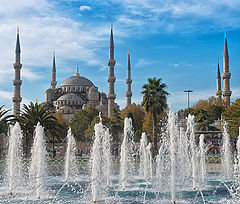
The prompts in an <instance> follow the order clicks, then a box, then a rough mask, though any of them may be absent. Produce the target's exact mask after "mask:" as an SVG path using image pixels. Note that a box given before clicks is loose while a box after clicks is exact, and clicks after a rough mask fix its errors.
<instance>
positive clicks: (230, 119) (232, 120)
mask: <svg viewBox="0 0 240 204" xmlns="http://www.w3.org/2000/svg"><path fill="white" fill-rule="evenodd" d="M224 115H225V120H226V121H227V123H228V130H229V133H230V135H231V136H232V137H237V136H238V134H239V127H240V99H237V100H236V101H235V102H234V103H232V104H231V105H230V106H228V107H227V108H226V111H225V112H224Z"/></svg>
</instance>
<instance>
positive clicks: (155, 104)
mask: <svg viewBox="0 0 240 204" xmlns="http://www.w3.org/2000/svg"><path fill="white" fill-rule="evenodd" d="M161 80H162V79H161V78H159V79H157V78H156V77H154V78H149V79H148V84H144V85H143V87H142V88H143V91H142V94H143V101H142V103H141V104H142V106H144V107H145V110H146V112H148V113H151V115H152V120H153V155H156V154H157V151H158V146H157V141H158V138H157V131H156V127H157V116H158V115H160V114H161V113H162V112H164V110H165V109H166V108H167V96H168V95H169V93H168V92H167V91H166V90H165V89H166V87H167V86H166V84H165V83H162V82H161Z"/></svg>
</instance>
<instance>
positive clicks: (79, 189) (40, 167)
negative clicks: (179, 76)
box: [0, 111, 240, 204]
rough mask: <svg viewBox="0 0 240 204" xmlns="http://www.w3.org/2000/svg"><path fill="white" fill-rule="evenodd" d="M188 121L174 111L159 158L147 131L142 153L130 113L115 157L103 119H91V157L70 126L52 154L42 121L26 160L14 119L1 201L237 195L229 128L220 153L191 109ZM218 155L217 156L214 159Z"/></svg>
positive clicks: (0, 178)
mask: <svg viewBox="0 0 240 204" xmlns="http://www.w3.org/2000/svg"><path fill="white" fill-rule="evenodd" d="M187 126H188V127H187V128H186V131H185V130H184V129H183V128H181V127H180V126H179V124H178V119H177V116H176V114H174V113H173V112H171V111H170V112H169V115H168V124H167V128H166V132H165V133H164V135H162V140H161V142H160V147H159V153H158V155H157V157H156V160H154V159H153V158H152V157H151V154H150V152H151V144H150V143H148V141H147V137H146V135H145V133H143V135H142V138H141V141H140V144H139V154H137V151H138V148H137V144H135V143H134V141H133V127H132V121H131V119H128V118H126V119H125V127H124V137H123V142H122V145H121V153H120V158H116V157H113V156H112V155H111V153H110V152H111V151H110V147H111V134H110V133H109V130H108V128H107V127H105V126H104V125H103V124H102V122H101V120H100V122H99V123H98V124H96V125H95V127H94V129H95V137H94V143H93V149H92V154H91V157H90V158H82V157H77V156H76V155H75V153H74V152H75V149H76V144H75V140H74V137H73V135H72V134H71V130H69V131H68V135H67V142H68V144H67V145H66V147H67V151H66V155H65V157H64V158H59V159H51V158H48V157H47V155H46V150H45V149H46V147H45V140H44V131H43V128H42V127H41V125H40V124H38V125H37V127H36V131H35V137H34V144H33V147H32V157H31V160H29V161H27V160H25V159H24V158H23V157H22V153H21V152H22V147H21V145H19V144H21V141H22V133H21V129H20V127H19V125H18V124H17V125H15V126H14V127H11V130H10V132H9V138H10V139H9V153H8V156H7V158H6V160H4V161H0V203H109V204H112V203H134V204H137V203H139V204H140V203H153V204H155V203H224V204H225V203H240V192H239V190H240V185H239V179H240V177H239V170H238V169H239V168H235V169H237V170H235V171H234V170H233V169H234V168H232V167H233V166H234V165H235V166H239V165H238V164H233V157H234V155H232V152H231V150H230V148H226V147H228V145H229V143H228V142H229V141H228V140H229V136H228V134H227V130H226V128H224V133H223V134H224V145H223V148H222V154H221V155H222V156H221V155H209V154H207V151H206V149H207V146H208V144H205V143H204V136H203V135H201V136H200V137H199V142H197V141H198V140H197V138H196V135H195V133H194V132H195V129H194V128H195V125H194V117H193V116H189V117H188V119H187ZM226 144H227V145H226ZM15 151H16V152H15ZM134 154H135V155H139V156H134V157H133V155H134ZM238 155H239V154H238ZM216 157H219V159H218V162H216V163H214V162H212V161H213V160H214V159H216ZM221 158H222V159H221ZM236 160H237V161H238V159H236ZM14 161H16V162H14ZM19 162H20V163H21V165H20V164H19ZM15 164H16V165H15ZM226 166H227V167H229V166H231V168H227V170H226V168H224V167H226ZM72 167H73V168H72ZM18 168H21V171H22V172H19V171H16V169H18ZM226 173H227V174H226ZM226 175H227V176H226ZM229 175H230V176H229ZM19 177H21V178H19ZM18 178H19V179H18Z"/></svg>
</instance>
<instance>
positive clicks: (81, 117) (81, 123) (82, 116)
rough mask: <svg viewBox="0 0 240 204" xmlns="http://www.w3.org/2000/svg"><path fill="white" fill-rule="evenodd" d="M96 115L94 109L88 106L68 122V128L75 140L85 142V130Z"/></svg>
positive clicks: (96, 112)
mask: <svg viewBox="0 0 240 204" xmlns="http://www.w3.org/2000/svg"><path fill="white" fill-rule="evenodd" d="M97 115H98V111H97V109H96V108H94V107H91V106H88V107H86V108H85V109H83V110H80V111H78V112H77V113H76V114H74V116H73V118H72V119H71V120H70V122H69V126H70V127H71V129H72V133H73V134H74V135H75V136H76V138H77V140H79V141H85V140H86V139H89V138H86V137H85V130H87V129H88V126H89V125H91V122H92V120H93V119H94V117H96V116H97Z"/></svg>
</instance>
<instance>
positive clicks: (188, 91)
mask: <svg viewBox="0 0 240 204" xmlns="http://www.w3.org/2000/svg"><path fill="white" fill-rule="evenodd" d="M184 92H187V93H188V108H189V93H190V92H193V90H190V89H189V90H184Z"/></svg>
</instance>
